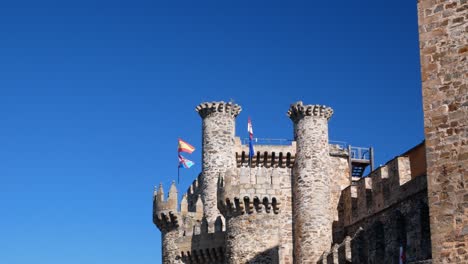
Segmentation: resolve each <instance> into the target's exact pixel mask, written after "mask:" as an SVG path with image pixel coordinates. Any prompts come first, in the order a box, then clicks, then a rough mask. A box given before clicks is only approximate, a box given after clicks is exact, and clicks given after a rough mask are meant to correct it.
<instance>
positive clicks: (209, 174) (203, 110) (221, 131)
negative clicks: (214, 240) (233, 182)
mask: <svg viewBox="0 0 468 264" xmlns="http://www.w3.org/2000/svg"><path fill="white" fill-rule="evenodd" d="M196 111H197V112H198V113H199V114H200V117H201V118H202V119H203V125H202V126H203V131H202V136H203V139H202V141H203V150H202V152H203V157H202V175H201V177H200V180H199V182H198V184H199V185H200V186H199V188H200V189H201V190H200V194H201V199H202V201H203V205H204V207H203V208H204V209H203V212H204V217H205V218H206V220H207V222H208V223H209V226H213V225H211V224H212V223H214V222H215V221H216V219H217V218H218V217H219V216H220V213H219V211H218V208H217V202H216V201H217V200H216V188H217V181H218V177H219V175H220V174H223V173H224V172H225V171H226V170H228V169H230V168H234V167H235V164H236V160H235V153H234V136H235V135H234V133H235V118H236V117H237V115H239V113H240V111H241V107H240V106H239V105H237V104H233V103H225V102H207V103H202V104H200V105H198V106H197V107H196ZM210 231H211V230H210Z"/></svg>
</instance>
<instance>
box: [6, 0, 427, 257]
mask: <svg viewBox="0 0 468 264" xmlns="http://www.w3.org/2000/svg"><path fill="white" fill-rule="evenodd" d="M416 15H417V13H416V1H407V0H395V1H383V0H372V1H370V0H369V1H367V0H363V1H341V0H337V1H303V2H299V1H213V2H205V1H186V2H185V1H117V0H112V1H50V0H44V1H21V0H17V1H2V2H1V3H0V179H1V182H0V209H1V217H0V263H6V264H18V263H21V264H23V263H32V262H34V263H39V264H41V263H44V264H64V263H66V264H74V263H77V264H78V263H79V264H82V263H87V264H92V263H114V264H120V263H140V264H144V263H160V262H161V256H160V254H161V252H160V248H161V246H160V233H159V231H158V230H157V229H156V228H155V227H154V225H153V224H152V220H151V212H152V208H151V207H152V189H153V186H154V185H157V184H158V183H159V182H163V183H164V184H165V187H166V190H167V189H168V185H169V183H170V182H171V181H172V180H173V179H176V175H177V168H176V165H177V157H176V147H177V146H176V145H177V137H179V136H180V137H182V138H184V139H185V140H186V141H188V142H190V143H192V144H193V145H194V146H195V147H197V150H196V151H195V152H194V153H193V154H192V155H191V159H193V160H194V161H195V162H196V163H197V165H195V166H194V167H193V168H192V169H190V170H184V171H183V172H182V181H181V183H180V188H179V189H180V190H183V191H185V190H186V188H187V186H188V184H189V183H190V182H191V181H192V180H193V179H194V178H195V176H196V175H197V174H198V173H199V172H200V169H201V167H200V160H201V120H200V118H199V117H198V115H197V113H196V112H195V111H194V108H195V106H196V105H197V104H198V103H200V102H202V101H210V100H230V99H233V100H235V102H237V103H239V104H241V105H242V107H243V112H242V113H241V115H240V116H239V117H238V119H237V120H238V123H237V124H238V126H237V133H238V135H240V136H242V137H247V131H246V123H247V116H248V115H250V116H251V117H252V122H253V125H254V132H255V136H257V137H261V138H288V139H290V138H292V125H291V121H289V119H288V118H287V116H286V111H287V110H288V108H289V105H290V104H291V103H293V102H295V101H297V100H302V101H304V102H305V103H310V104H316V103H318V104H326V105H329V106H331V107H333V108H334V110H335V115H334V116H333V118H332V120H331V121H330V138H331V139H332V140H341V141H346V142H348V143H350V144H353V145H358V146H370V145H372V146H374V147H375V151H376V153H375V157H376V164H377V165H378V164H383V163H385V162H386V161H387V160H388V159H391V158H392V157H394V156H396V155H398V154H400V153H402V152H404V151H405V150H407V149H409V148H410V147H412V146H414V145H416V144H418V143H420V142H421V141H422V139H423V117H422V106H421V84H420V69H419V53H418V52H419V50H418V34H417V17H416Z"/></svg>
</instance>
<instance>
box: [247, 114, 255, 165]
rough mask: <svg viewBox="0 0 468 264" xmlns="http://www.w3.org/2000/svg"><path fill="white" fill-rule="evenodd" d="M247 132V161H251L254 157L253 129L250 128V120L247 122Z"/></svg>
mask: <svg viewBox="0 0 468 264" xmlns="http://www.w3.org/2000/svg"><path fill="white" fill-rule="evenodd" d="M247 131H248V132H249V159H252V157H253V155H254V147H253V128H252V121H251V120H250V116H249V121H248V122H247Z"/></svg>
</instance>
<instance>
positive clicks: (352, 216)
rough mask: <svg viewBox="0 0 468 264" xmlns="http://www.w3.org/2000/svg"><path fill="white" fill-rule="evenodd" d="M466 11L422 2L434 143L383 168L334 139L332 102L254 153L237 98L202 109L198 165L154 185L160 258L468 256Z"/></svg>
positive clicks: (296, 110)
mask: <svg viewBox="0 0 468 264" xmlns="http://www.w3.org/2000/svg"><path fill="white" fill-rule="evenodd" d="M467 10H468V3H467V1H466V0H451V1H448V0H419V1H418V16H419V32H420V53H421V67H422V88H423V107H424V126H425V137H426V140H425V141H424V142H422V143H420V144H418V145H416V146H415V147H413V148H411V149H410V150H408V151H406V152H405V153H402V154H400V155H398V156H397V157H395V158H394V159H392V160H390V161H388V162H387V163H386V164H385V165H384V166H380V167H378V168H374V166H373V154H372V149H369V148H358V147H353V146H348V145H344V144H336V143H334V142H329V139H328V120H329V119H330V118H331V117H332V114H333V110H332V109H331V108H329V107H326V106H321V105H304V104H303V103H302V102H297V103H295V104H292V105H291V107H290V109H289V111H288V115H289V117H290V119H291V120H292V122H293V125H294V131H293V133H292V134H293V135H294V140H293V141H290V142H289V143H288V144H271V143H268V142H266V144H257V145H255V151H256V153H255V155H254V157H253V158H252V159H249V155H248V151H249V150H248V146H247V145H246V144H243V142H242V141H241V139H240V138H238V137H236V136H235V134H234V131H235V119H236V117H237V116H238V115H239V114H240V112H241V107H240V106H239V105H236V104H233V103H224V102H209V103H202V104H200V105H199V106H197V108H196V110H197V112H198V113H199V114H200V116H201V118H202V123H203V124H202V127H203V130H202V135H203V142H202V143H203V144H202V145H203V150H202V157H203V158H202V172H201V173H200V175H199V177H198V179H196V180H195V181H194V182H193V184H192V185H191V186H190V188H189V189H188V190H187V192H186V193H185V194H183V196H182V199H181V201H180V204H179V201H178V190H177V189H176V186H175V184H173V185H172V186H171V187H170V189H169V192H168V196H167V197H165V194H164V191H163V188H162V186H160V187H159V188H158V189H157V190H155V192H154V199H153V222H154V223H155V224H156V226H157V227H158V228H159V229H160V230H161V233H162V244H163V250H162V252H163V263H227V264H234V263H239V264H240V263H468V188H467V183H468V179H467V178H468V173H467V167H468V144H467V138H468V137H467V136H468V129H467V127H468V126H467V125H468V124H467V123H468V102H467V99H468V88H467V83H466V80H467V79H468V63H467V61H468V60H467V57H466V55H467V53H468V44H467V41H466V40H467V38H466V36H467V35H466V22H465V21H466V19H468V18H467ZM366 167H370V169H371V170H370V173H369V174H368V175H364V174H363V172H364V169H365V168H366ZM402 251H403V252H404V253H405V255H406V258H405V259H404V260H401V259H400V255H401V253H400V252H402ZM400 261H402V262H400Z"/></svg>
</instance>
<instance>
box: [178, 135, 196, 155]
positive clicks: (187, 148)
mask: <svg viewBox="0 0 468 264" xmlns="http://www.w3.org/2000/svg"><path fill="white" fill-rule="evenodd" d="M194 150H195V148H194V147H193V146H192V145H190V144H189V143H187V142H185V141H183V140H182V139H180V138H179V147H178V151H179V152H186V153H188V154H192V152H193V151H194Z"/></svg>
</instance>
